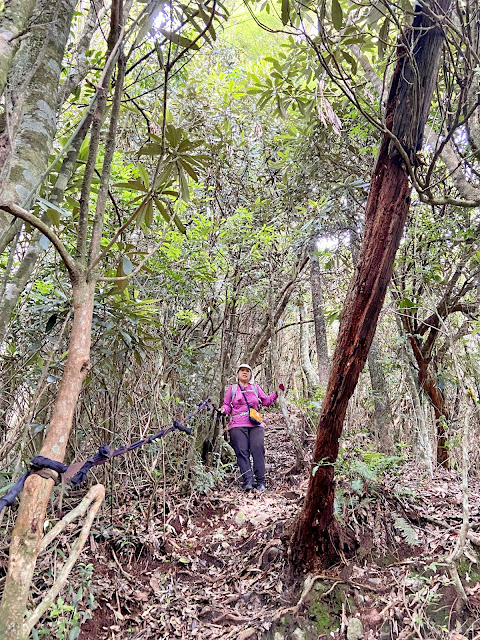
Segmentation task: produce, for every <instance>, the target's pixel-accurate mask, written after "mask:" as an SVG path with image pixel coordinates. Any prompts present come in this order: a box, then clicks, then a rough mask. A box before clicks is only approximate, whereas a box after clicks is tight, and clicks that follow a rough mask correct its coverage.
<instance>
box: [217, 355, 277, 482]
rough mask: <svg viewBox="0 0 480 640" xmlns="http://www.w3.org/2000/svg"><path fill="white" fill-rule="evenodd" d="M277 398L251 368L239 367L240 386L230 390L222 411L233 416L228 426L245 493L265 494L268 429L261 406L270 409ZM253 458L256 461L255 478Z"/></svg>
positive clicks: (232, 387)
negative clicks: (266, 434)
mask: <svg viewBox="0 0 480 640" xmlns="http://www.w3.org/2000/svg"><path fill="white" fill-rule="evenodd" d="M279 388H280V389H282V391H283V390H284V389H285V387H284V386H283V384H281V385H279ZM277 397H278V396H277V392H276V391H274V392H273V393H272V394H271V395H269V396H267V394H266V393H265V391H263V389H261V388H260V387H259V386H258V385H256V384H255V383H254V381H253V371H252V368H251V366H250V365H248V364H241V365H240V366H239V367H238V371H237V384H234V385H231V386H230V387H228V389H227V391H226V393H225V399H224V401H223V407H222V408H221V409H220V411H221V412H222V413H224V414H227V415H231V416H232V418H231V420H230V423H229V425H228V430H229V434H230V443H231V445H232V447H233V449H234V451H235V454H236V456H237V464H238V466H239V469H240V472H241V474H242V485H243V489H244V490H245V491H251V490H252V489H253V488H256V489H258V491H265V446H264V439H265V432H264V426H265V425H264V424H263V422H262V416H261V415H260V414H259V413H258V409H259V405H260V403H261V404H262V405H263V406H264V407H269V406H270V405H271V404H273V403H274V402H275V400H276V399H277ZM250 454H251V455H252V458H253V474H252V468H251V466H250ZM254 480H255V484H254Z"/></svg>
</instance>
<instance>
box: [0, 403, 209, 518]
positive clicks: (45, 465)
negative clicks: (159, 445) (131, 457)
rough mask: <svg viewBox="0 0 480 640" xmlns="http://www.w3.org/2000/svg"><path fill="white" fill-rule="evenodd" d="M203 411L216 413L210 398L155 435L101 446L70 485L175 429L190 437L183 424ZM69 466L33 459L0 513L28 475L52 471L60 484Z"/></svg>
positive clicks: (3, 500)
mask: <svg viewBox="0 0 480 640" xmlns="http://www.w3.org/2000/svg"><path fill="white" fill-rule="evenodd" d="M204 409H213V410H214V411H217V412H218V410H217V409H216V407H215V406H214V405H213V404H212V402H211V401H210V398H206V399H205V400H203V401H202V402H200V404H199V405H198V406H197V407H196V408H195V409H194V410H193V411H191V412H190V413H189V414H188V415H187V416H186V417H185V418H184V419H183V420H181V421H180V422H178V421H177V420H174V421H173V424H172V426H171V427H167V428H166V429H162V430H161V431H158V432H157V433H153V434H152V435H151V436H148V437H147V438H142V440H137V441H136V442H132V443H131V444H126V445H123V446H122V447H119V448H118V449H114V450H113V451H112V449H111V448H110V446H109V445H108V444H102V445H101V446H100V447H99V448H98V451H97V453H95V454H94V455H93V456H91V457H90V458H88V459H87V460H86V461H85V462H84V463H83V465H82V466H81V467H80V469H78V471H77V472H76V473H75V474H74V475H73V476H72V478H70V480H69V482H70V484H72V485H73V486H76V485H78V484H81V483H82V482H84V481H85V480H86V479H87V474H88V472H89V471H90V469H91V468H92V467H96V466H99V465H102V464H105V463H106V462H108V461H109V460H111V459H112V458H116V457H117V456H123V455H125V454H126V453H128V452H129V451H133V450H134V449H138V447H143V446H144V445H146V444H149V443H150V442H153V441H154V440H158V438H163V437H164V436H166V435H167V433H170V432H171V431H175V429H178V431H183V432H184V433H186V434H188V435H190V434H191V433H192V429H191V428H190V427H186V426H185V422H187V421H188V420H191V419H192V418H193V417H194V416H196V415H197V413H199V412H200V411H203V410H204ZM70 466H72V465H68V464H63V462H58V460H51V459H50V458H45V457H44V456H35V458H33V460H32V461H31V463H30V469H29V470H28V471H27V473H24V474H23V475H22V476H20V478H19V479H18V480H17V481H16V482H15V484H14V485H13V487H12V488H11V489H10V491H9V492H8V493H6V494H5V495H4V496H3V498H0V513H1V512H2V511H3V509H5V507H11V506H12V504H13V503H14V501H15V498H16V497H17V496H18V494H19V493H20V491H22V489H23V486H24V484H25V480H26V479H27V478H28V476H29V475H31V474H32V473H38V472H39V471H42V470H43V469H51V470H52V471H56V473H57V474H58V482H60V476H62V475H63V474H66V473H67V472H68V469H69V468H70Z"/></svg>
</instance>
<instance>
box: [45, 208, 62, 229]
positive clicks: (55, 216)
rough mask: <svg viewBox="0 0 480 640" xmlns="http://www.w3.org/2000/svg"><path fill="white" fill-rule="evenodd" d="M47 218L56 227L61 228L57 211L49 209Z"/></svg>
mask: <svg viewBox="0 0 480 640" xmlns="http://www.w3.org/2000/svg"><path fill="white" fill-rule="evenodd" d="M47 216H48V219H49V220H50V222H51V223H52V224H53V226H54V227H58V226H60V214H59V213H58V211H55V209H47Z"/></svg>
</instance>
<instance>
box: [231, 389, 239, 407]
mask: <svg viewBox="0 0 480 640" xmlns="http://www.w3.org/2000/svg"><path fill="white" fill-rule="evenodd" d="M237 387H238V384H232V386H231V387H230V406H231V407H232V411H233V399H234V397H235V394H236V393H237Z"/></svg>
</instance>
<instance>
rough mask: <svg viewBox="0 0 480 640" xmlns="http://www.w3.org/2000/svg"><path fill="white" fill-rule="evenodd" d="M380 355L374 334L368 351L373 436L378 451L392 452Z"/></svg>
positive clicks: (391, 421) (390, 430)
mask: <svg viewBox="0 0 480 640" xmlns="http://www.w3.org/2000/svg"><path fill="white" fill-rule="evenodd" d="M381 357H382V354H381V350H380V345H379V344H378V339H377V336H376V334H375V336H374V337H373V340H372V344H371V346H370V351H369V352H368V371H369V373H370V381H371V383H372V393H373V402H374V419H375V438H376V440H377V442H378V447H379V449H380V451H383V453H392V451H393V448H394V443H393V431H392V429H393V420H392V409H391V405H390V397H389V395H388V386H387V381H386V379H385V374H384V372H383V368H382V363H381Z"/></svg>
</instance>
